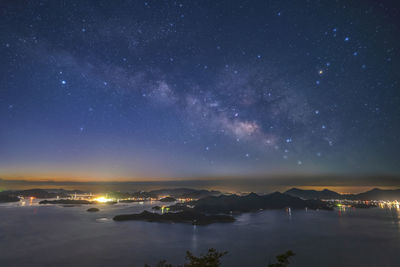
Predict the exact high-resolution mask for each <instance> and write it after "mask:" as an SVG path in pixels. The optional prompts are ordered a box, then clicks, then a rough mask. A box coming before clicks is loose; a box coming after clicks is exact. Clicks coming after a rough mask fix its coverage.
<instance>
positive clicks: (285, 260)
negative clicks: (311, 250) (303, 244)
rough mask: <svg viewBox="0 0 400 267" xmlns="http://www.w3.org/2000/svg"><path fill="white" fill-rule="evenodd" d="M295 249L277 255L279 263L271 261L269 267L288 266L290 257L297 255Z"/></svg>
mask: <svg viewBox="0 0 400 267" xmlns="http://www.w3.org/2000/svg"><path fill="white" fill-rule="evenodd" d="M295 255H296V254H294V252H293V251H291V250H288V251H286V252H285V253H283V254H280V255H278V256H276V260H277V261H278V262H277V263H270V264H268V267H286V266H288V265H289V263H290V262H289V258H290V257H293V256H295Z"/></svg>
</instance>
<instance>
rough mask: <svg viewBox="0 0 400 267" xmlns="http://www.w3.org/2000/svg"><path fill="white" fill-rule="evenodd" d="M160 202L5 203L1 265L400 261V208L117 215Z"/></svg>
mask: <svg viewBox="0 0 400 267" xmlns="http://www.w3.org/2000/svg"><path fill="white" fill-rule="evenodd" d="M156 205H161V204H160V203H159V202H137V203H125V204H122V203H119V204H115V205H109V204H99V205H90V207H94V206H95V207H98V208H99V209H100V211H99V212H95V213H90V212H87V209H88V207H89V206H87V205H81V206H73V207H64V206H61V205H39V204H38V201H37V200H33V201H31V202H29V201H28V202H25V203H22V202H17V203H7V204H0V266H7V267H8V266H9V267H11V266H19V267H20V266H41V267H43V266H57V267H60V266H96V267H100V266H107V267H109V266H124V267H128V266H129V267H132V266H135V267H136V266H141V267H142V266H144V265H145V264H146V263H147V264H150V265H151V266H156V263H157V262H159V261H160V260H163V259H165V260H166V261H167V262H169V263H172V264H183V263H184V262H185V255H186V251H191V252H192V253H193V254H195V255H200V254H205V253H206V252H207V250H208V249H209V248H215V249H217V250H218V251H221V252H222V251H227V252H228V253H227V254H226V255H225V256H224V257H223V258H222V266H233V267H236V266H237V267H239V266H240V267H243V266H247V267H250V266H255V267H256V266H260V267H261V266H264V267H265V266H267V265H268V264H269V263H273V262H275V257H276V255H279V254H281V253H283V252H285V251H287V250H292V251H293V252H294V253H295V254H296V255H295V256H294V257H293V258H292V259H291V263H290V265H289V266H304V267H305V266H307V267H309V266H335V267H336V266H400V257H399V252H400V211H399V210H398V208H397V209H396V208H389V207H384V208H369V209H354V208H341V209H337V210H334V211H323V210H318V211H315V210H303V209H302V210H291V211H288V210H265V211H259V212H255V213H245V214H241V215H237V216H236V222H234V223H229V224H220V223H217V224H211V225H206V226H193V225H190V224H181V223H155V222H141V221H124V222H116V221H113V219H112V218H113V217H114V216H115V215H118V214H129V213H138V212H141V211H143V210H151V207H153V206H156Z"/></svg>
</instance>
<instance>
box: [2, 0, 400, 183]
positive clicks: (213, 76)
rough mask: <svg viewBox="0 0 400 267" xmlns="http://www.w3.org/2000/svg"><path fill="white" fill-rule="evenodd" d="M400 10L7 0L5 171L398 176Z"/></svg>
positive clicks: (363, 4) (359, 4)
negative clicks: (13, 0)
mask: <svg viewBox="0 0 400 267" xmlns="http://www.w3.org/2000/svg"><path fill="white" fill-rule="evenodd" d="M397 5H398V4H397ZM399 10H400V9H399V8H398V6H396V2H395V1H392V2H390V1H379V2H377V1H352V2H349V1H329V2H328V1H326V2H324V3H322V2H319V1H318V2H317V1H307V2H302V3H300V2H299V3H293V2H290V1H287V2H286V1H249V2H244V1H202V2H201V3H200V2H199V3H195V2H194V1H144V2H143V1H93V2H89V1H27V2H23V1H19V2H18V3H12V2H11V1H10V2H9V3H8V4H1V9H0V12H1V17H0V21H1V23H0V25H1V26H0V27H1V34H0V36H1V37H0V38H1V39H0V56H1V62H2V64H1V66H0V68H1V83H0V125H1V127H0V170H1V171H0V175H3V176H22V177H28V176H41V175H42V176H46V177H49V176H62V177H79V178H83V177H90V178H93V179H95V178H106V179H108V178H109V179H115V178H146V177H153V178H154V177H189V176H195V177H199V176H219V175H239V176H246V175H249V176H251V175H260V174H261V175H270V174H276V173H283V174H346V173H357V174H365V173H369V174H370V173H374V174H375V173H382V174H393V175H397V174H398V173H399V171H400V164H399V160H400V155H399V150H400V141H399V138H398V137H397V135H398V133H399V130H400V122H399V119H400V88H399V83H398V79H399V70H400V64H399V48H400V37H399V36H400V32H399V26H400V25H399V23H398V22H397V18H398V16H399V15H400V14H399ZM396 16H397V18H396Z"/></svg>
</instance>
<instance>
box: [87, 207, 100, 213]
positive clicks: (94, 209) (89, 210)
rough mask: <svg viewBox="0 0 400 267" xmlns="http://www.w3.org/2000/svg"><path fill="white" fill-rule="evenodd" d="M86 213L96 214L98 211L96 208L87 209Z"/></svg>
mask: <svg viewBox="0 0 400 267" xmlns="http://www.w3.org/2000/svg"><path fill="white" fill-rule="evenodd" d="M87 211H88V212H98V211H100V210H99V209H98V208H89V209H87Z"/></svg>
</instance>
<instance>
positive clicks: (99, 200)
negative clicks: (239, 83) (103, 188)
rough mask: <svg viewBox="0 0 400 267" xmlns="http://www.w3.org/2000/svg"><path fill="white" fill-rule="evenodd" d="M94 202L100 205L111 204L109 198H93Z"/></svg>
mask: <svg viewBox="0 0 400 267" xmlns="http://www.w3.org/2000/svg"><path fill="white" fill-rule="evenodd" d="M94 201H97V202H100V203H106V202H111V201H112V199H111V198H105V197H98V198H95V199H94Z"/></svg>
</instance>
